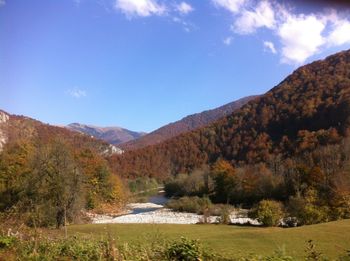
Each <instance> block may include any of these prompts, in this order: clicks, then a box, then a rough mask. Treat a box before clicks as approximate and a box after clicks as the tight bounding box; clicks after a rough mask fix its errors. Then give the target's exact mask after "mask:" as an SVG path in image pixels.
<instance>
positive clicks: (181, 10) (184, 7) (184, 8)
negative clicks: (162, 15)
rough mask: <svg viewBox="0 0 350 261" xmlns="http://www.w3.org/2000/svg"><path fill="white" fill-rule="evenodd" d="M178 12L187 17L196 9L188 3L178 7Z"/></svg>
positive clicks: (182, 3)
mask: <svg viewBox="0 0 350 261" xmlns="http://www.w3.org/2000/svg"><path fill="white" fill-rule="evenodd" d="M176 10H177V11H178V12H179V13H180V14H183V15H186V14H189V13H191V12H193V10H194V8H193V7H192V6H191V5H190V4H188V3H186V2H181V3H180V4H178V5H176Z"/></svg>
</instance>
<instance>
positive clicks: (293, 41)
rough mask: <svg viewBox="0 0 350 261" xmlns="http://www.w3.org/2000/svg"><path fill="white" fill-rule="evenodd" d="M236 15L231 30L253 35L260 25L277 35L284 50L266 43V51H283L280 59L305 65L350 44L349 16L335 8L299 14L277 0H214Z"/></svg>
mask: <svg viewBox="0 0 350 261" xmlns="http://www.w3.org/2000/svg"><path fill="white" fill-rule="evenodd" d="M212 2H213V4H214V5H215V6H217V7H222V8H225V9H226V10H228V11H230V12H231V14H232V16H233V23H232V24H231V29H232V30H233V31H234V32H236V33H238V34H253V33H255V32H256V31H257V30H259V29H261V28H265V29H268V30H270V31H271V32H272V34H273V35H274V36H277V38H278V41H279V45H281V50H280V52H278V51H277V50H276V48H275V45H274V44H273V43H272V42H264V47H265V50H266V49H268V50H270V51H271V52H272V53H274V54H275V53H280V55H281V61H282V62H283V63H290V64H302V63H304V62H305V61H306V60H307V59H308V58H309V57H311V56H313V55H315V54H317V53H318V52H321V51H323V50H325V49H326V48H329V47H336V46H341V45H344V44H350V17H349V15H345V14H343V15H340V14H339V13H337V11H335V10H326V11H324V12H323V13H317V14H315V13H308V14H305V13H301V12H299V13H297V12H296V11H295V9H287V8H286V7H285V6H284V5H282V4H280V3H279V1H274V0H262V1H258V0H212Z"/></svg>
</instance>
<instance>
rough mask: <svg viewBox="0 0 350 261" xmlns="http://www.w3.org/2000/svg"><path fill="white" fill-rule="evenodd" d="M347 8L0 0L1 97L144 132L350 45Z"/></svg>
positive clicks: (245, 0)
mask: <svg viewBox="0 0 350 261" xmlns="http://www.w3.org/2000/svg"><path fill="white" fill-rule="evenodd" d="M297 2H298V1H297ZM299 2H302V1H299ZM299 2H298V3H299ZM349 17H350V15H349V11H348V10H347V8H346V7H345V8H344V7H341V8H339V7H337V6H327V5H301V4H297V3H296V1H289V2H288V1H285V2H282V1H272V0H271V1H268V0H264V1H254V0H186V1H181V0H179V1H177V0H170V1H169V0H168V1H161V0H59V1H57V0H41V1H39V0H31V1H23V0H0V93H1V94H0V95H1V96H0V108H1V109H4V110H6V111H8V112H9V113H13V114H21V115H26V116H29V117H33V118H35V119H38V120H41V121H43V122H46V123H50V124H57V125H63V124H68V123H71V122H80V123H87V124H94V125H99V126H121V127H125V128H128V129H131V130H136V131H147V132H149V131H152V130H154V129H156V128H158V127H160V126H162V125H164V124H167V123H169V122H173V121H176V120H178V119H180V118H182V117H184V116H186V115H188V114H192V113H196V112H200V111H203V110H207V109H211V108H215V107H218V106H220V105H223V104H225V103H228V102H231V101H233V100H236V99H238V98H241V97H244V96H247V95H252V94H261V93H264V92H266V91H268V90H269V89H270V88H272V87H273V86H275V85H277V84H278V83H279V82H280V81H281V80H283V78H284V77H286V76H287V75H288V74H289V73H291V72H292V71H293V70H295V69H296V68H297V67H298V66H300V65H302V64H305V63H308V62H310V61H313V60H316V59H320V58H324V57H326V56H327V55H329V54H331V53H334V52H337V51H340V50H344V49H349V48H350V18H349Z"/></svg>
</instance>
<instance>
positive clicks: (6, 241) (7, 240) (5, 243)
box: [0, 236, 17, 249]
mask: <svg viewBox="0 0 350 261" xmlns="http://www.w3.org/2000/svg"><path fill="white" fill-rule="evenodd" d="M16 240H17V239H16V238H15V237H10V236H0V249H3V248H9V247H11V246H12V245H13V244H14V243H15V242H16Z"/></svg>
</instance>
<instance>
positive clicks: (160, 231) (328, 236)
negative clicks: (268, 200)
mask: <svg viewBox="0 0 350 261" xmlns="http://www.w3.org/2000/svg"><path fill="white" fill-rule="evenodd" d="M68 232H69V234H70V235H75V234H77V233H78V234H92V235H94V236H107V233H110V235H111V236H113V237H114V238H116V239H117V241H118V242H119V243H125V242H127V243H141V244H142V243H143V242H147V241H150V240H151V239H152V237H153V238H154V237H161V238H167V239H178V238H180V237H181V236H184V237H187V238H191V239H199V240H200V242H202V244H203V245H205V246H208V247H209V248H210V249H212V250H213V251H214V252H215V253H218V254H221V255H223V256H226V257H234V256H237V255H247V254H250V253H254V254H261V255H268V254H272V253H273V252H274V251H275V250H278V249H282V248H285V250H286V252H287V254H288V255H292V256H293V257H297V258H300V259H302V258H303V257H304V256H305V248H306V241H307V240H310V239H312V240H313V241H314V242H315V244H316V246H317V249H318V250H320V251H321V252H322V253H323V254H325V255H326V256H328V257H330V258H334V257H337V256H339V255H344V254H345V252H346V250H350V220H342V221H336V222H329V223H324V224H319V225H312V226H303V227H298V228H288V229H283V228H257V227H238V226H225V225H166V224H164V225H153V224H108V225H104V224H100V225H91V224H90V225H75V226H70V227H69V228H68Z"/></svg>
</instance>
